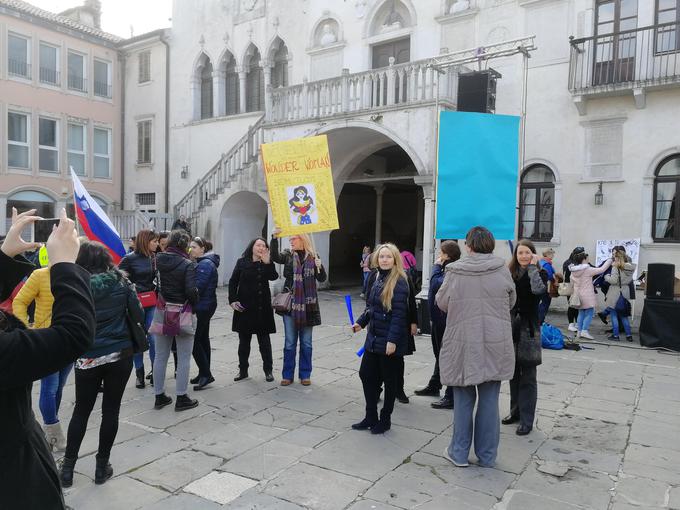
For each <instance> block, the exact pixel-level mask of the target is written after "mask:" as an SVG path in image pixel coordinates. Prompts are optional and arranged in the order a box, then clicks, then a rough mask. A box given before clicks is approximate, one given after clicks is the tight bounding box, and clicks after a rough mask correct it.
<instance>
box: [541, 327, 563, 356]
mask: <svg viewBox="0 0 680 510" xmlns="http://www.w3.org/2000/svg"><path fill="white" fill-rule="evenodd" d="M541 345H542V346H543V348H544V349H555V350H560V349H563V348H564V336H563V335H562V332H561V331H560V330H559V328H556V327H555V326H552V325H550V324H548V323H547V322H544V323H543V326H541Z"/></svg>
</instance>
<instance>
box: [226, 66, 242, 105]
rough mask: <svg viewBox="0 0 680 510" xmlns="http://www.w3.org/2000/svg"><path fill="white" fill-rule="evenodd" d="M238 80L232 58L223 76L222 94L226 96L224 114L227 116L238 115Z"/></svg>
mask: <svg viewBox="0 0 680 510" xmlns="http://www.w3.org/2000/svg"><path fill="white" fill-rule="evenodd" d="M239 87H240V83H239V78H238V73H237V72H236V62H235V61H234V59H233V58H232V57H230V59H229V61H228V62H227V64H226V68H225V74H224V92H225V94H226V97H225V99H226V101H225V105H226V106H225V108H226V110H225V113H226V114H227V115H236V114H237V113H239V111H238V110H239V98H240V94H239Z"/></svg>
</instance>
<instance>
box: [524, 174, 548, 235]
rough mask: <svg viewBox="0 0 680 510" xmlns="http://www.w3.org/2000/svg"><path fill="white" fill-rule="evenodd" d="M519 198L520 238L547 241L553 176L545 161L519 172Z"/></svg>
mask: <svg viewBox="0 0 680 510" xmlns="http://www.w3.org/2000/svg"><path fill="white" fill-rule="evenodd" d="M519 194H520V199H519V238H520V239H532V240H534V241H543V242H548V241H550V240H551V239H552V237H553V230H554V228H553V227H554V217H555V176H554V174H553V172H552V170H550V168H548V167H547V166H545V165H533V166H531V167H529V168H527V169H526V170H525V171H524V173H523V174H522V179H521V181H520V192H519Z"/></svg>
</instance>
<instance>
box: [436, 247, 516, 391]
mask: <svg viewBox="0 0 680 510" xmlns="http://www.w3.org/2000/svg"><path fill="white" fill-rule="evenodd" d="M435 299H436V302H437V306H438V307H439V308H440V309H441V310H442V311H444V312H446V313H447V316H446V331H445V332H444V339H443V341H442V347H441V351H440V353H439V372H440V379H441V383H442V384H443V385H444V386H474V385H477V384H482V383H484V382H488V381H507V380H509V379H512V375H513V373H514V371H515V349H514V347H513V344H512V325H511V322H510V310H511V309H512V307H513V306H514V305H515V301H516V299H517V295H516V293H515V282H514V281H513V280H512V276H511V275H510V271H509V270H508V268H507V266H506V264H505V261H504V260H503V259H501V258H499V257H495V256H493V255H491V254H477V253H473V254H471V255H470V256H469V257H466V258H464V259H461V260H458V261H456V262H454V263H452V264H449V265H448V266H447V267H446V276H445V277H444V283H443V284H442V286H441V288H440V289H439V292H437V296H436V298H435Z"/></svg>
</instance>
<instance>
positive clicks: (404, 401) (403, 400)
mask: <svg viewBox="0 0 680 510" xmlns="http://www.w3.org/2000/svg"><path fill="white" fill-rule="evenodd" d="M396 399H397V400H398V401H399V402H401V403H402V404H408V403H409V399H408V397H407V396H406V393H404V390H401V391H399V392H397V396H396Z"/></svg>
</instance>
